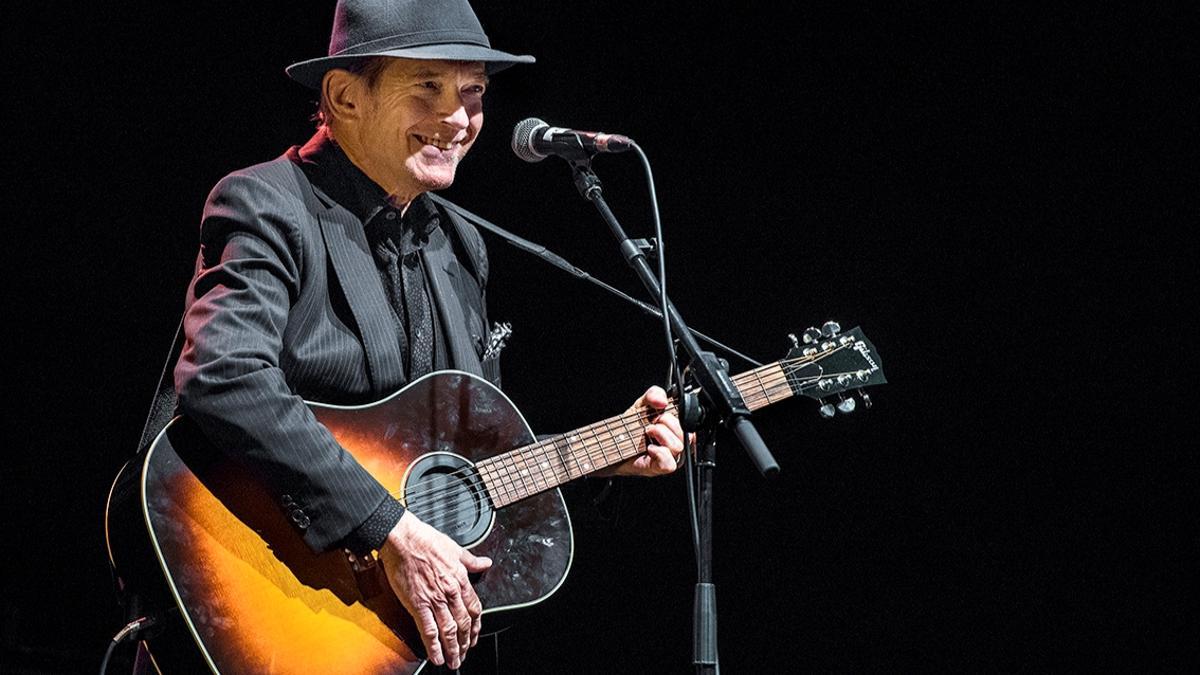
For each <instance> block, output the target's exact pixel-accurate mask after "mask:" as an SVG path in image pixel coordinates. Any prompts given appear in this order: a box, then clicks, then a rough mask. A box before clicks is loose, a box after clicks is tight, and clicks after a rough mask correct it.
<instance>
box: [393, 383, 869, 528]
mask: <svg viewBox="0 0 1200 675" xmlns="http://www.w3.org/2000/svg"><path fill="white" fill-rule="evenodd" d="M842 374H849V373H836V374H833V375H835V376H836V375H842ZM774 379H776V380H778V376H776V377H775V378H774ZM808 384H811V383H808ZM781 386H788V385H787V382H786V379H785V380H784V381H782V382H779V381H776V382H774V383H773V384H771V385H770V387H769V388H776V387H781ZM802 386H804V385H802ZM763 395H764V396H765V395H766V392H765V389H764V392H763ZM418 484H420V483H418ZM549 487H552V486H551V485H546V486H543V487H542V488H540V489H537V490H534V491H533V492H528V493H526V494H525V495H523V496H521V497H519V498H518V499H516V500H513V501H519V499H522V498H525V497H528V496H532V495H533V494H537V493H538V492H542V491H544V490H545V489H548V488H549ZM456 490H457V491H458V493H459V496H456V497H455V501H454V502H453V503H450V502H448V501H445V500H444V498H443V500H442V501H438V502H435V503H434V506H436V507H439V508H435V509H432V510H430V511H427V512H425V513H420V511H419V509H417V508H415V507H414V513H417V515H419V516H420V517H422V518H423V519H428V520H430V521H432V520H435V519H445V518H450V517H457V516H458V514H459V512H460V511H462V510H464V509H473V508H475V507H476V505H477V501H476V500H475V499H474V498H472V497H470V496H466V497H465V498H463V496H462V493H463V491H462V490H461V489H458V488H454V487H451V488H449V489H448V490H443V492H448V491H456ZM443 497H444V496H443ZM509 503H512V502H509Z"/></svg>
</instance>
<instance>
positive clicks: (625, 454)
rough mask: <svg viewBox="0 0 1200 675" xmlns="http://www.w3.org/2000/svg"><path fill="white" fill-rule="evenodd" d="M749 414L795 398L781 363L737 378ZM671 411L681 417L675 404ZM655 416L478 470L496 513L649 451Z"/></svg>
mask: <svg viewBox="0 0 1200 675" xmlns="http://www.w3.org/2000/svg"><path fill="white" fill-rule="evenodd" d="M733 382H734V384H735V385H736V386H737V388H738V391H739V392H740V393H741V395H742V398H743V400H745V402H746V406H747V407H748V408H749V409H750V410H752V411H753V410H758V409H759V408H763V407H766V406H768V405H770V404H772V403H776V402H778V401H782V400H784V399H787V398H791V397H792V396H793V395H794V393H793V391H792V387H791V386H789V384H788V379H787V377H786V375H785V374H784V371H783V367H782V366H781V364H780V362H778V361H777V362H775V363H771V364H768V365H765V366H762V367H760V368H755V369H754V370H749V371H746V372H744V373H742V374H740V375H737V376H735V377H734V378H733ZM667 409H668V410H669V411H671V412H674V413H675V414H679V410H678V407H677V405H676V402H675V400H674V399H672V400H671V402H670V403H669V405H668V406H667ZM657 415H658V412H657V411H652V410H635V411H632V412H628V413H625V414H622V415H617V416H615V417H610V418H608V419H606V420H600V421H599V422H596V423H595V424H590V425H588V426H586V427H581V428H579V429H575V430H574V431H569V432H567V433H565V434H559V435H557V436H552V437H550V438H547V439H545V440H542V441H538V442H536V443H531V444H529V445H525V446H522V447H520V448H517V449H515V450H512V451H511V452H507V453H504V454H502V455H497V456H496V457H492V458H490V459H487V460H484V461H482V462H479V463H478V464H477V465H476V468H477V470H478V471H479V474H480V476H482V478H483V481H484V483H485V484H486V485H487V488H488V492H489V494H490V495H491V497H492V502H493V505H494V506H495V507H497V508H499V507H502V506H506V505H508V504H512V503H513V502H517V501H520V500H522V499H525V498H526V497H530V496H533V495H535V494H538V493H539V492H543V491H545V490H550V489H552V488H555V487H558V486H559V485H562V484H563V483H566V482H568V481H571V480H574V479H576V478H580V477H582V476H585V475H587V474H589V473H593V472H596V471H599V470H601V469H604V468H606V467H609V466H612V465H613V464H617V463H618V462H622V461H624V460H626V459H629V458H630V457H636V456H637V455H639V454H641V453H643V452H645V451H646V433H645V427H646V425H647V424H649V421H650V419H652V418H653V417H655V416H657Z"/></svg>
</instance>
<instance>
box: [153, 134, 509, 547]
mask: <svg viewBox="0 0 1200 675" xmlns="http://www.w3.org/2000/svg"><path fill="white" fill-rule="evenodd" d="M454 227H455V231H456V232H457V233H458V240H459V243H458V245H459V246H461V247H463V249H465V251H466V253H467V256H468V257H469V258H470V260H472V261H474V267H475V268H478V269H475V274H471V272H470V271H469V270H467V269H466V268H464V267H463V265H462V263H461V262H460V261H459V259H458V256H456V255H455V253H454V251H453V248H454V247H453V246H452V245H451V244H450V242H449V241H448V240H447V239H446V237H445V236H444V235H443V236H441V237H440V240H439V242H438V245H437V246H436V247H434V248H431V249H430V251H429V254H430V257H429V258H428V260H429V262H430V265H429V272H430V276H431V280H430V288H431V291H432V295H433V299H434V303H435V304H436V305H437V308H438V313H439V317H440V319H441V321H442V326H443V327H444V328H445V331H446V336H447V344H448V349H449V353H450V356H451V365H452V366H453V367H455V368H458V369H461V370H466V371H468V372H474V373H479V374H482V375H484V376H485V377H489V378H490V379H492V380H493V381H496V380H498V377H499V375H498V370H497V368H496V365H495V364H494V363H490V364H489V365H488V366H487V367H486V368H485V367H483V366H481V364H480V362H479V355H480V354H481V353H482V349H483V345H484V343H485V342H486V337H487V334H486V330H485V327H486V325H487V321H486V314H485V309H484V301H483V291H482V288H481V287H480V284H481V283H483V282H484V280H485V279H486V274H487V265H486V255H485V253H484V249H483V242H482V239H481V238H480V237H479V234H478V233H477V232H476V231H475V230H474V228H472V227H470V226H468V225H466V224H465V223H463V222H457V223H454ZM439 233H440V231H439ZM433 243H434V242H433V241H432V240H431V245H432V244H433ZM476 279H478V280H479V281H478V282H477V281H476ZM390 312H391V309H390V307H389V305H388V304H387V298H386V296H385V294H384V291H383V288H382V286H381V284H380V280H379V275H378V273H377V272H376V268H375V263H374V260H373V258H372V256H371V252H370V249H369V247H368V244H367V240H366V236H365V234H364V233H363V224H362V222H361V221H360V220H358V218H357V217H356V216H355V215H353V214H352V213H350V212H349V211H347V210H346V209H345V208H343V207H341V206H340V205H338V204H337V203H336V202H334V201H333V200H332V199H330V198H329V197H328V196H327V195H325V194H324V193H323V192H321V190H320V189H319V187H317V186H314V185H313V184H312V182H311V180H310V177H309V176H308V175H306V173H305V171H303V170H302V169H301V166H300V159H299V155H298V153H297V149H296V148H293V149H291V150H290V151H289V152H288V153H287V154H285V155H284V156H283V157H280V158H278V159H276V160H273V161H271V162H267V163H265V164H259V165H257V166H253V167H250V168H248V169H244V170H242V171H238V172H235V173H232V174H230V175H229V176H226V177H225V178H223V179H222V180H221V181H220V182H219V183H218V184H217V186H216V187H215V188H214V189H213V191H212V193H211V194H210V195H209V199H208V202H207V204H206V206H205V210H204V215H203V219H202V222H201V227H200V254H199V256H198V258H197V264H196V274H195V277H194V278H193V280H192V283H191V285H190V286H189V288H188V295H187V301H186V310H185V313H184V330H185V333H186V337H187V340H186V342H185V344H184V347H183V352H182V354H181V355H180V359H179V362H178V363H177V365H176V367H175V383H176V389H177V391H178V393H179V409H180V412H182V413H183V414H185V415H188V416H189V417H191V418H193V419H194V420H195V421H196V422H197V424H198V425H199V426H200V428H201V429H203V430H204V432H205V434H206V435H207V436H208V437H209V438H210V439H211V440H212V441H213V443H214V445H215V446H216V447H218V448H220V449H221V450H222V451H223V452H225V453H226V454H228V455H229V456H231V457H234V458H236V459H238V460H239V461H241V462H244V463H245V464H246V465H247V466H249V467H250V469H251V471H252V472H254V473H255V474H256V475H257V476H258V477H260V479H261V480H262V481H263V483H264V485H265V486H266V487H267V488H268V489H269V490H272V491H273V492H274V493H275V494H277V495H278V496H279V501H280V508H281V509H283V510H284V511H285V512H287V513H289V514H290V515H292V516H293V521H296V522H297V523H298V525H297V526H298V527H300V529H301V530H302V531H303V532H302V534H303V537H304V539H305V541H306V542H307V543H308V545H309V546H310V547H312V548H313V549H314V550H318V551H321V550H326V549H328V548H330V547H332V546H334V545H336V544H338V542H340V541H341V540H342V539H343V538H344V537H345V536H346V535H347V534H348V533H350V532H351V531H352V530H354V528H356V527H357V526H358V525H360V524H361V523H363V522H364V521H365V520H366V519H367V518H368V517H369V516H370V515H371V514H372V513H374V512H375V511H376V509H377V508H379V506H380V505H381V504H382V503H383V502H384V500H385V499H387V498H389V497H388V495H387V491H386V489H385V488H384V487H383V486H381V485H380V484H379V483H378V482H377V481H376V480H375V479H374V478H372V477H371V476H370V475H369V474H367V472H366V471H365V470H364V469H363V468H362V467H361V466H359V465H358V463H357V462H356V461H355V460H354V458H353V457H352V456H351V455H350V454H349V453H347V452H345V451H344V450H343V449H342V448H341V447H339V446H338V444H337V443H336V442H335V441H334V440H333V437H332V436H331V435H330V434H329V432H328V431H327V430H326V429H325V428H324V427H323V426H321V425H320V424H319V423H317V422H316V420H315V419H314V417H313V415H312V413H311V412H310V411H309V409H308V407H307V406H306V405H304V403H303V399H308V400H314V401H322V402H328V403H337V404H357V403H367V402H370V401H374V400H377V399H379V398H382V397H383V396H385V395H387V394H390V393H392V392H393V391H395V390H396V389H398V388H399V387H400V386H401V385H402V384H403V383H404V377H403V373H402V368H401V359H400V353H399V347H398V344H397V339H396V336H395V333H394V331H395V330H396V323H395V320H394V319H393V318H392V316H391V315H390ZM297 514H298V516H300V517H297Z"/></svg>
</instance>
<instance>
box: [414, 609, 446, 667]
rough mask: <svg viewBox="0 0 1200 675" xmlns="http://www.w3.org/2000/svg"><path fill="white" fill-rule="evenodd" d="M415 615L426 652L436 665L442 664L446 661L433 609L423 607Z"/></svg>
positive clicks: (431, 661)
mask: <svg viewBox="0 0 1200 675" xmlns="http://www.w3.org/2000/svg"><path fill="white" fill-rule="evenodd" d="M413 617H414V618H415V619H416V620H417V629H418V630H419V631H420V632H421V642H423V643H424V644H425V654H426V656H428V657H429V661H430V663H432V664H433V665H435V666H440V665H442V664H443V663H445V661H444V660H443V659H442V645H441V644H440V643H439V642H438V627H437V621H436V620H435V619H434V617H433V610H431V609H430V608H428V607H422V608H420V609H418V610H417V612H416V614H414V615H413Z"/></svg>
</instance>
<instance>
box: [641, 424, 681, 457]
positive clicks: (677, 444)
mask: <svg viewBox="0 0 1200 675" xmlns="http://www.w3.org/2000/svg"><path fill="white" fill-rule="evenodd" d="M646 435H647V436H649V437H650V438H651V439H653V440H656V441H658V444H659V445H661V446H664V447H667V448H670V449H671V452H672V454H679V453H681V452H683V436H682V435H679V436H677V435H675V432H673V431H671V429H670V428H669V427H667V426H666V425H663V424H651V425H650V426H648V427H646Z"/></svg>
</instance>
